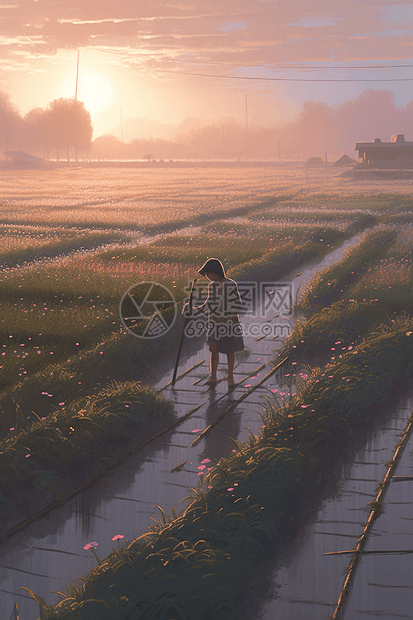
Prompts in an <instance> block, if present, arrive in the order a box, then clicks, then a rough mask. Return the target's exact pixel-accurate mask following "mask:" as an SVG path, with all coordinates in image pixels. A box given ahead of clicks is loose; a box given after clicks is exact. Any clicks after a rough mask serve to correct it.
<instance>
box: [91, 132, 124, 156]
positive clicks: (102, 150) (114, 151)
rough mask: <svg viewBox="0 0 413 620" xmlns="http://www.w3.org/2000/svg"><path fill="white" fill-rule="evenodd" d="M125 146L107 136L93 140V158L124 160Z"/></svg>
mask: <svg viewBox="0 0 413 620" xmlns="http://www.w3.org/2000/svg"><path fill="white" fill-rule="evenodd" d="M124 150H125V145H124V144H123V142H121V141H120V140H119V138H116V137H115V136H112V135H111V134H105V135H103V136H99V137H98V138H96V139H95V140H93V144H92V151H91V157H92V158H94V159H123V156H124Z"/></svg>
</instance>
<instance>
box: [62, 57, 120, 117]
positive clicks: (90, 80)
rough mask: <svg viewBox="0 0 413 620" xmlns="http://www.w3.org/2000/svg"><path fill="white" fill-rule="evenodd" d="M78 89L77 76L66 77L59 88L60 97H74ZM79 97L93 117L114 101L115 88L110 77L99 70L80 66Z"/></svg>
mask: <svg viewBox="0 0 413 620" xmlns="http://www.w3.org/2000/svg"><path fill="white" fill-rule="evenodd" d="M75 89H76V80H75V76H73V77H71V78H70V79H65V80H64V82H63V83H62V84H61V87H60V89H59V93H60V94H59V96H60V97H74V95H75ZM77 98H78V100H79V101H82V102H83V103H84V104H85V108H86V110H87V111H88V112H90V115H91V117H92V119H93V117H94V116H96V114H98V113H99V112H102V111H103V110H105V109H106V108H107V107H108V106H110V105H111V104H112V103H113V101H114V89H113V85H112V82H111V81H110V80H109V78H108V77H107V76H106V75H104V74H103V73H101V72H99V71H95V70H92V69H89V68H88V67H84V68H83V67H82V66H80V69H79V82H78V86H77Z"/></svg>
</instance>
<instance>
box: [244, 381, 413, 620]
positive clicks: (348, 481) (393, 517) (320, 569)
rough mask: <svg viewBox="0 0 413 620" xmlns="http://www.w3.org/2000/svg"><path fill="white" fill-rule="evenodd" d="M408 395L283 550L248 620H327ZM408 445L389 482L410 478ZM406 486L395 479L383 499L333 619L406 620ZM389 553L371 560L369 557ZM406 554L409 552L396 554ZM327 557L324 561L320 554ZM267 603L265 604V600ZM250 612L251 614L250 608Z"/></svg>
mask: <svg viewBox="0 0 413 620" xmlns="http://www.w3.org/2000/svg"><path fill="white" fill-rule="evenodd" d="M412 411H413V391H412V392H411V393H410V394H408V395H407V396H406V395H404V396H402V397H400V399H399V401H398V402H397V403H396V404H395V405H394V406H393V407H392V408H391V410H390V411H389V414H388V416H387V418H386V419H385V420H383V419H381V420H380V422H379V423H378V424H377V425H376V427H375V428H374V429H372V430H371V431H370V432H369V433H368V436H367V441H366V443H365V445H364V446H363V447H362V448H361V449H358V450H357V452H356V453H355V454H354V455H353V458H352V459H351V461H350V462H348V463H346V464H345V465H343V467H342V472H341V481H340V483H339V488H338V491H337V492H336V494H335V495H334V497H330V498H329V499H327V500H325V501H324V502H323V503H322V505H321V507H320V508H319V510H318V513H317V516H316V518H315V519H314V520H313V521H312V522H311V523H309V524H307V525H306V526H305V527H304V528H303V529H302V531H301V532H300V534H299V536H297V537H296V539H295V540H294V541H293V543H292V544H291V545H289V546H287V548H286V547H284V549H283V552H282V554H283V555H282V557H281V558H280V557H279V558H278V562H277V565H276V566H275V567H274V568H273V571H272V574H271V576H270V577H269V578H268V579H267V591H266V593H265V594H264V595H263V596H262V598H261V600H258V601H257V600H256V598H254V600H253V601H252V600H251V601H249V607H250V613H249V615H248V620H270V619H271V620H274V619H275V618H277V619H278V618H286V619H288V620H290V619H291V620H323V619H325V620H327V619H328V616H329V614H332V613H333V611H334V608H335V606H336V603H337V600H338V597H339V595H340V590H341V588H342V585H343V581H344V570H345V567H346V566H347V565H348V563H349V561H350V559H351V554H337V555H334V554H332V552H337V551H346V550H351V549H354V548H355V546H356V544H357V539H358V538H359V537H360V536H361V534H362V532H363V529H364V523H365V521H366V520H367V517H368V515H369V512H370V508H369V507H368V506H367V503H368V502H371V501H373V500H374V499H375V497H376V495H377V485H378V483H379V482H380V480H382V479H383V477H384V474H385V472H386V470H387V466H386V462H387V461H389V460H390V459H391V458H392V457H393V454H394V451H395V447H396V445H397V442H398V440H399V439H400V436H401V435H402V431H403V430H404V428H405V427H406V424H407V419H408V417H409V416H410V415H411V414H412ZM412 448H413V440H412V439H411V440H410V442H409V444H408V445H407V447H406V449H405V451H404V453H403V457H402V459H401V461H400V464H399V465H398V467H397V469H396V472H395V475H396V476H410V477H412V476H413V460H412V456H411V454H410V452H411V450H412ZM412 484H413V481H409V480H406V481H400V482H399V481H397V478H394V479H393V480H392V482H391V483H390V487H389V489H388V491H387V493H386V495H385V500H384V514H382V515H381V516H380V517H379V518H378V519H377V520H376V521H375V524H374V527H373V530H372V531H371V533H370V535H369V538H368V542H367V544H366V546H365V548H364V551H365V552H368V553H364V554H362V556H361V560H360V562H359V565H358V567H357V568H356V571H355V575H354V582H353V586H352V588H351V589H350V592H349V595H348V597H347V599H346V603H345V605H344V610H343V613H342V615H341V616H340V618H341V619H342V620H354V619H357V618H360V619H361V618H365V617H369V618H386V620H392V619H393V618H412V611H411V609H412V607H411V606H412V600H413V599H412V589H413V583H412V577H411V576H412V573H413V513H412ZM383 550H384V551H389V552H390V553H371V552H372V551H383ZM406 550H410V551H411V553H402V552H403V551H406ZM325 554H328V555H325ZM271 597H272V598H271ZM251 607H252V609H251Z"/></svg>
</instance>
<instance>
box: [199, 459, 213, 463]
mask: <svg viewBox="0 0 413 620" xmlns="http://www.w3.org/2000/svg"><path fill="white" fill-rule="evenodd" d="M210 462H211V460H210V459H204V460H203V461H201V463H210Z"/></svg>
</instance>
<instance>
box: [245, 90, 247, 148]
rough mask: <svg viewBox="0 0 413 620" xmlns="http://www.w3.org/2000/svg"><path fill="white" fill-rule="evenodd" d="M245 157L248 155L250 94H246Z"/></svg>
mask: <svg viewBox="0 0 413 620" xmlns="http://www.w3.org/2000/svg"><path fill="white" fill-rule="evenodd" d="M245 157H248V95H245Z"/></svg>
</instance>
